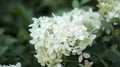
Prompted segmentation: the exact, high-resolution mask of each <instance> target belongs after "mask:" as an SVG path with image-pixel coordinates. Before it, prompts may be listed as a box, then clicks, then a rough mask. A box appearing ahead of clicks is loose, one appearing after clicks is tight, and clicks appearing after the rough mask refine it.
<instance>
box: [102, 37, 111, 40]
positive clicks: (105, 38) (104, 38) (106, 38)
mask: <svg viewBox="0 0 120 67" xmlns="http://www.w3.org/2000/svg"><path fill="white" fill-rule="evenodd" d="M111 38H112V36H104V37H103V41H110V39H111Z"/></svg>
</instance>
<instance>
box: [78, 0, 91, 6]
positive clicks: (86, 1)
mask: <svg viewBox="0 0 120 67" xmlns="http://www.w3.org/2000/svg"><path fill="white" fill-rule="evenodd" d="M89 1H90V0H82V1H81V3H80V5H83V4H86V3H88V2H89Z"/></svg>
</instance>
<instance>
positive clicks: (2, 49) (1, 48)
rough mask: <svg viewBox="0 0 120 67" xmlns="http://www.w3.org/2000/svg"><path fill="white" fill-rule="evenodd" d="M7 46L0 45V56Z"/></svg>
mask: <svg viewBox="0 0 120 67" xmlns="http://www.w3.org/2000/svg"><path fill="white" fill-rule="evenodd" d="M7 49H8V47H4V46H0V56H1V55H2V54H4V53H5V51H6V50H7Z"/></svg>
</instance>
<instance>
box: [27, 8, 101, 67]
mask: <svg viewBox="0 0 120 67" xmlns="http://www.w3.org/2000/svg"><path fill="white" fill-rule="evenodd" d="M99 16H100V15H99V13H97V12H93V11H92V9H90V10H89V11H84V10H80V9H74V10H72V11H71V12H69V13H64V14H63V15H62V16H56V15H53V17H40V18H38V19H37V18H33V20H34V23H33V24H31V25H29V26H30V27H31V28H30V29H29V31H30V32H31V33H30V36H31V37H32V40H30V43H31V44H34V46H35V50H36V53H37V54H36V55H35V57H36V58H37V59H38V62H39V63H41V65H42V66H45V65H47V66H48V67H61V66H62V65H61V64H60V63H61V62H62V61H63V56H70V55H81V54H82V51H83V50H85V49H86V47H87V46H90V45H91V43H92V42H93V40H94V39H95V38H96V35H95V33H96V31H97V30H98V29H99V28H100V25H101V24H100V20H99Z"/></svg>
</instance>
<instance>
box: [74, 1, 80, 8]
mask: <svg viewBox="0 0 120 67" xmlns="http://www.w3.org/2000/svg"><path fill="white" fill-rule="evenodd" d="M72 7H73V8H79V1H78V0H73V2H72Z"/></svg>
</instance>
